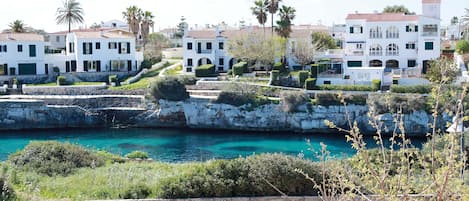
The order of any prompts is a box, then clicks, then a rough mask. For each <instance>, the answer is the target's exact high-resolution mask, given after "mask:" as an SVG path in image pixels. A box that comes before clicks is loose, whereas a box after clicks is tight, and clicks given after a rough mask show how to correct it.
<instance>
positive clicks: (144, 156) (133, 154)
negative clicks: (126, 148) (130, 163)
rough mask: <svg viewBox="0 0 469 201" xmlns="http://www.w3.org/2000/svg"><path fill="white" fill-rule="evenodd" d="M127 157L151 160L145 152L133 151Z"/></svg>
mask: <svg viewBox="0 0 469 201" xmlns="http://www.w3.org/2000/svg"><path fill="white" fill-rule="evenodd" d="M125 157H127V158H130V159H143V160H145V159H148V158H149V156H148V153H147V152H143V151H133V152H130V153H128V154H127V155H125Z"/></svg>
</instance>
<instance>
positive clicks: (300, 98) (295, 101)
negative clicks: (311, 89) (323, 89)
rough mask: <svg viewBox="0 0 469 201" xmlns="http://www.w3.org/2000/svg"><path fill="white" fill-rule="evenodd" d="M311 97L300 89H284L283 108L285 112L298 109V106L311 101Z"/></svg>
mask: <svg viewBox="0 0 469 201" xmlns="http://www.w3.org/2000/svg"><path fill="white" fill-rule="evenodd" d="M309 99H310V98H309V97H308V95H306V94H305V93H303V92H299V91H283V92H282V93H280V100H281V102H282V110H283V111H284V112H296V111H298V107H299V106H301V105H303V104H305V103H307V102H309Z"/></svg>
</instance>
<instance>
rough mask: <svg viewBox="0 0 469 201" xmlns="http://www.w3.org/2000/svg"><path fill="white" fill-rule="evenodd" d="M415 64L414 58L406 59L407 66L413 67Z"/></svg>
mask: <svg viewBox="0 0 469 201" xmlns="http://www.w3.org/2000/svg"><path fill="white" fill-rule="evenodd" d="M415 66H417V61H416V60H413V59H412V60H407V67H415Z"/></svg>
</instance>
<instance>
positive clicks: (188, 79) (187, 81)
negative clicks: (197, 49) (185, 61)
mask: <svg viewBox="0 0 469 201" xmlns="http://www.w3.org/2000/svg"><path fill="white" fill-rule="evenodd" d="M178 79H179V81H180V82H182V83H183V84H184V85H195V84H196V83H197V78H196V77H195V76H192V75H182V76H179V77H178Z"/></svg>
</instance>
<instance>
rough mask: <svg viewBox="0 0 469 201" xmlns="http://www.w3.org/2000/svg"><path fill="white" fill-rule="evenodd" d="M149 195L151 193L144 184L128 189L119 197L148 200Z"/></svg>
mask: <svg viewBox="0 0 469 201" xmlns="http://www.w3.org/2000/svg"><path fill="white" fill-rule="evenodd" d="M151 193H152V191H151V189H150V188H149V187H148V186H146V185H144V184H138V185H135V186H130V187H128V188H127V189H126V190H124V193H123V194H122V195H120V196H119V197H120V198H122V199H145V198H149V197H150V195H151Z"/></svg>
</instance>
